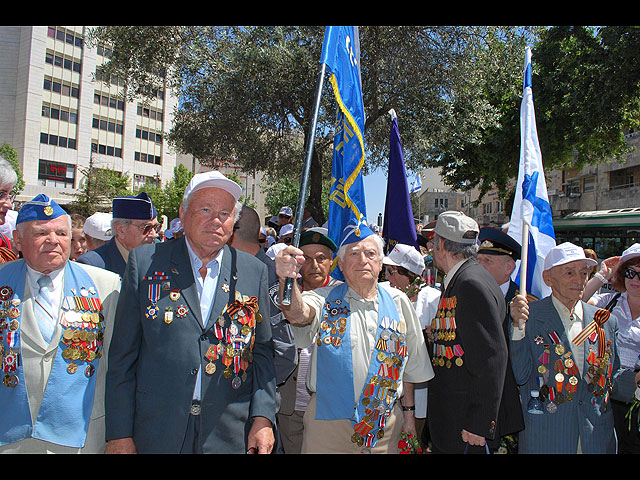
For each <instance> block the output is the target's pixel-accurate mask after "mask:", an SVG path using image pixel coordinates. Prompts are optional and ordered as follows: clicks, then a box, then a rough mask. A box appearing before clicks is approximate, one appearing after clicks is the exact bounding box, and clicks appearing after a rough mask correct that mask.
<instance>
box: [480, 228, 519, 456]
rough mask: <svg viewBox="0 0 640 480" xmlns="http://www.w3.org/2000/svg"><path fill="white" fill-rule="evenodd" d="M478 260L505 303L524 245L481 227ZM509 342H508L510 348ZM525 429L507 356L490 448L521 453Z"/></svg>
mask: <svg viewBox="0 0 640 480" xmlns="http://www.w3.org/2000/svg"><path fill="white" fill-rule="evenodd" d="M478 242H479V243H480V246H479V248H478V255H477V259H478V263H479V264H481V265H483V266H484V267H485V268H486V269H487V270H488V271H489V273H490V274H491V276H492V277H493V278H495V280H496V282H497V283H498V286H499V287H500V290H501V291H502V293H503V294H504V296H505V305H509V302H510V301H511V299H512V298H513V297H514V296H515V295H516V293H517V291H518V284H517V283H515V282H514V281H513V280H511V274H512V273H513V271H514V270H515V268H516V261H517V260H520V256H521V250H522V249H521V247H520V244H519V243H518V242H516V241H515V240H514V239H513V238H511V237H510V236H509V235H507V234H506V233H504V232H503V231H502V230H500V229H497V228H481V229H480V235H479V236H478ZM502 330H503V332H504V336H505V339H508V338H509V318H508V315H505V318H504V321H503V322H502ZM508 349H509V342H507V350H508ZM523 429H524V418H523V415H522V405H521V403H520V390H519V388H518V385H517V384H516V380H515V377H514V376H513V369H512V368H511V360H509V359H507V370H506V372H505V377H504V388H503V390H502V402H500V411H499V413H498V434H499V435H496V438H495V439H494V441H492V442H489V445H490V448H491V451H499V452H501V453H517V452H518V435H517V434H518V432H520V431H522V430H523Z"/></svg>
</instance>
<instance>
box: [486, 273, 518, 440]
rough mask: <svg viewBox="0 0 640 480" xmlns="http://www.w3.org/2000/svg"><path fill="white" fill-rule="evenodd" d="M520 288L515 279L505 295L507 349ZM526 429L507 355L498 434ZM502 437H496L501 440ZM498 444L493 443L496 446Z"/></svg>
mask: <svg viewBox="0 0 640 480" xmlns="http://www.w3.org/2000/svg"><path fill="white" fill-rule="evenodd" d="M517 290H518V284H516V283H515V282H514V281H510V282H509V289H508V290H507V294H506V295H505V306H506V310H507V313H506V315H505V318H504V322H503V324H502V331H503V333H504V336H505V339H506V341H507V342H506V343H507V351H508V350H509V341H508V339H509V324H510V320H509V307H508V306H509V302H510V301H511V299H513V297H514V296H515V294H516V292H517ZM523 429H524V418H523V416H522V405H521V403H520V390H519V389H518V384H517V383H516V379H515V377H514V376H513V368H512V367H511V359H510V358H509V357H507V370H506V372H505V377H504V388H503V390H502V401H501V402H500V410H499V412H498V434H499V435H500V436H503V435H509V434H512V433H516V432H520V431H522V430H523ZM499 440H500V437H499V436H497V437H496V442H499ZM495 446H496V445H493V447H495Z"/></svg>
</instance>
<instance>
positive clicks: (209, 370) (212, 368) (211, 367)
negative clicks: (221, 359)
mask: <svg viewBox="0 0 640 480" xmlns="http://www.w3.org/2000/svg"><path fill="white" fill-rule="evenodd" d="M204 371H205V372H207V373H208V374H209V375H213V374H214V373H215V372H216V364H215V363H213V361H211V362H209V363H207V366H206V367H204Z"/></svg>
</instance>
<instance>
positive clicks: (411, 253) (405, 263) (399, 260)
mask: <svg viewBox="0 0 640 480" xmlns="http://www.w3.org/2000/svg"><path fill="white" fill-rule="evenodd" d="M382 263H384V264H385V265H393V266H396V267H404V268H406V269H407V270H409V271H410V272H412V273H415V274H416V275H421V274H422V272H423V271H424V260H423V258H422V255H420V252H418V250H416V249H415V247H412V246H411V245H404V244H402V243H398V244H396V246H395V247H393V250H391V252H389V255H387V256H386V257H384V258H383V259H382Z"/></svg>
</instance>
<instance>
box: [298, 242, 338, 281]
mask: <svg viewBox="0 0 640 480" xmlns="http://www.w3.org/2000/svg"><path fill="white" fill-rule="evenodd" d="M300 250H302V251H303V252H304V263H303V264H302V267H300V274H301V275H302V283H303V284H304V285H305V288H306V287H311V288H317V287H318V286H320V285H322V284H324V282H325V280H326V279H327V277H328V276H329V272H330V271H331V263H332V262H333V253H332V252H331V249H330V248H328V247H325V246H324V245H319V244H309V245H303V246H302V247H300Z"/></svg>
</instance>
